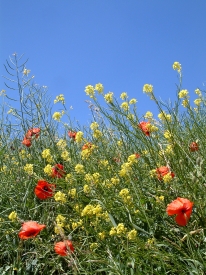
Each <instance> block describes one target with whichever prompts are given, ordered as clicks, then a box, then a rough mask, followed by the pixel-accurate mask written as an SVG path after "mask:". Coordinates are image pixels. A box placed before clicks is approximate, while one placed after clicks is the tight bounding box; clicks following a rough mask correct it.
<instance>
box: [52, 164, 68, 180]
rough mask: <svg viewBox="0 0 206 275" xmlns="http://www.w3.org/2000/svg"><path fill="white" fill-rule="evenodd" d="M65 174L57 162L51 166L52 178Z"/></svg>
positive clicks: (62, 167)
mask: <svg viewBox="0 0 206 275" xmlns="http://www.w3.org/2000/svg"><path fill="white" fill-rule="evenodd" d="M65 174H66V172H65V171H64V166H63V165H62V164H59V163H57V164H55V165H54V167H53V168H52V178H62V177H63V176H64V175H65Z"/></svg>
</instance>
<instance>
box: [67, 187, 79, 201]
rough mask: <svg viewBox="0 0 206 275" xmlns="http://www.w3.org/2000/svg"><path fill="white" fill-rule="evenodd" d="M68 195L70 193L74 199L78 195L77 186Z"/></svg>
mask: <svg viewBox="0 0 206 275" xmlns="http://www.w3.org/2000/svg"><path fill="white" fill-rule="evenodd" d="M68 195H69V196H70V197H71V198H72V199H74V198H75V197H76V195H77V189H76V188H73V189H71V190H69V192H68Z"/></svg>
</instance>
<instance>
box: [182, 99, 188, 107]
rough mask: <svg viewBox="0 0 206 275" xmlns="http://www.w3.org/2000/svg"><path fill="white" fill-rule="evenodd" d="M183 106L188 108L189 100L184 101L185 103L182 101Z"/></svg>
mask: <svg viewBox="0 0 206 275" xmlns="http://www.w3.org/2000/svg"><path fill="white" fill-rule="evenodd" d="M182 106H183V107H185V108H186V107H188V106H189V100H188V99H184V100H183V101H182Z"/></svg>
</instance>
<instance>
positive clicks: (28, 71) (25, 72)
mask: <svg viewBox="0 0 206 275" xmlns="http://www.w3.org/2000/svg"><path fill="white" fill-rule="evenodd" d="M30 72H31V70H28V69H24V70H23V74H24V75H26V76H28V74H29V73H30Z"/></svg>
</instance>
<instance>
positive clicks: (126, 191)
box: [119, 188, 129, 197]
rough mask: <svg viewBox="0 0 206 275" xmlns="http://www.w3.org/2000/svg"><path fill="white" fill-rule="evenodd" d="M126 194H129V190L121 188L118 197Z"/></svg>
mask: <svg viewBox="0 0 206 275" xmlns="http://www.w3.org/2000/svg"><path fill="white" fill-rule="evenodd" d="M128 194H129V190H128V189H127V188H125V189H122V190H121V191H120V192H119V195H120V197H126V196H127V195H128Z"/></svg>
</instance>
